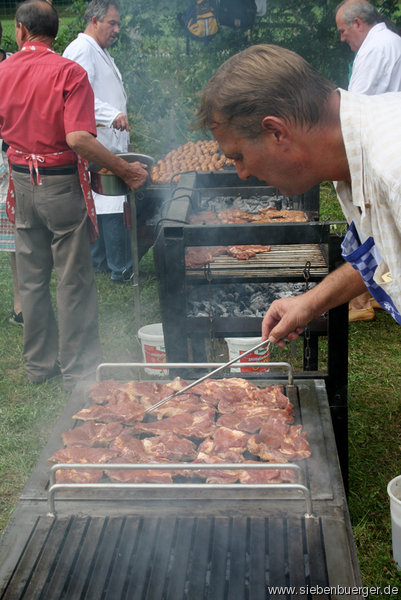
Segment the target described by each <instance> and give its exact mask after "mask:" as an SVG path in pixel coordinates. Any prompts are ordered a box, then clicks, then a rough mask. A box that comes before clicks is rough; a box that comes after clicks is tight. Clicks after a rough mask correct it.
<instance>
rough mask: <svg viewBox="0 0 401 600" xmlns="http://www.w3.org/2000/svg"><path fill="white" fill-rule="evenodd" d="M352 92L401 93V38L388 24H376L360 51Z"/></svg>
mask: <svg viewBox="0 0 401 600" xmlns="http://www.w3.org/2000/svg"><path fill="white" fill-rule="evenodd" d="M348 90H349V91H350V92H353V93H357V94H368V95H370V96H372V95H374V94H384V93H386V92H399V91H401V37H400V36H399V35H397V34H396V33H394V32H393V31H391V30H390V29H388V28H387V27H386V25H385V24H384V23H378V24H377V25H375V26H374V27H373V28H372V29H371V30H370V31H369V33H368V35H367V36H366V38H365V40H364V42H363V44H362V45H361V47H360V48H359V50H358V52H357V55H356V57H355V61H354V64H353V68H352V76H351V79H350V82H349V86H348Z"/></svg>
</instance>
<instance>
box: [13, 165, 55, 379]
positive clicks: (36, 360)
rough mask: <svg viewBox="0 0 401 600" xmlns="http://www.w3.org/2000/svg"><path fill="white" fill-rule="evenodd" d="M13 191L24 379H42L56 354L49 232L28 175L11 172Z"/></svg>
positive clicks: (51, 366)
mask: <svg viewBox="0 0 401 600" xmlns="http://www.w3.org/2000/svg"><path fill="white" fill-rule="evenodd" d="M14 184H15V191H16V203H15V204H16V211H15V224H16V228H15V248H16V267H17V276H18V287H19V293H20V300H21V308H22V314H23V315H24V349H23V355H24V360H25V366H26V370H27V375H28V379H29V380H30V381H32V382H40V381H44V380H45V379H46V378H47V376H48V375H49V374H50V373H51V372H52V371H53V370H54V368H55V365H56V362H57V355H58V333H57V323H56V319H55V316H54V312H53V307H52V302H51V296H50V287H49V284H50V277H51V272H52V266H53V259H52V255H51V250H50V242H51V234H50V232H49V231H48V230H47V228H46V227H45V225H44V223H43V221H42V220H41V218H40V217H39V215H38V214H37V212H36V208H35V205H36V200H37V196H38V194H39V193H40V192H39V187H38V186H32V185H31V184H30V176H29V175H22V174H20V173H15V174H14Z"/></svg>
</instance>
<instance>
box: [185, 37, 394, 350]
mask: <svg viewBox="0 0 401 600" xmlns="http://www.w3.org/2000/svg"><path fill="white" fill-rule="evenodd" d="M289 90H290V91H291V93H289ZM197 126H198V127H199V128H201V129H204V130H206V129H209V130H210V131H211V132H212V134H213V136H214V138H215V139H216V140H217V142H218V144H219V147H220V149H221V150H222V152H224V154H225V155H226V156H227V157H228V158H231V159H232V160H233V161H234V162H235V166H236V169H237V172H238V175H239V177H241V178H242V179H247V178H249V177H251V176H255V177H257V178H258V179H260V180H262V181H267V182H268V183H269V184H270V185H272V186H274V187H277V188H278V189H279V190H280V191H281V192H282V193H283V194H284V195H286V196H292V195H295V194H301V193H303V192H305V191H306V190H308V189H310V188H311V187H312V186H314V185H316V184H317V183H319V182H321V181H330V180H331V181H334V182H336V191H337V196H338V199H339V201H340V203H341V207H342V209H343V211H344V214H345V216H346V218H347V221H348V222H349V224H350V228H349V231H348V232H347V235H346V238H345V240H344V244H343V257H344V258H345V259H346V262H345V263H344V264H343V265H341V266H340V267H339V268H338V269H336V270H335V271H332V272H331V273H329V275H327V276H326V277H325V278H324V279H323V280H322V281H321V282H320V283H318V284H317V285H316V286H314V287H313V288H311V289H309V290H308V291H307V292H305V293H304V294H301V295H300V296H296V297H293V298H282V299H280V300H275V301H274V302H273V303H272V304H271V306H270V308H269V310H268V312H267V313H266V315H265V317H264V320H263V324H262V337H263V339H270V341H271V342H272V343H275V344H278V345H280V346H284V345H285V340H286V339H288V340H294V339H296V338H297V337H298V336H299V335H300V334H301V333H302V330H303V327H304V326H305V325H307V324H308V323H309V322H310V321H311V320H312V319H314V318H317V317H319V316H320V315H322V314H323V313H324V312H326V311H327V310H329V309H331V308H334V307H336V306H339V305H341V304H344V303H345V302H348V301H349V300H351V299H352V298H355V297H356V296H358V295H359V294H361V293H362V291H363V290H364V289H365V290H366V287H368V289H369V291H370V293H371V294H372V296H373V297H374V298H376V300H377V301H378V302H379V304H380V305H381V306H383V308H385V310H387V311H388V312H389V313H390V314H391V315H392V316H393V318H394V319H395V320H396V321H397V323H399V324H401V261H400V256H401V213H400V208H399V206H400V203H399V198H400V195H401V141H400V135H399V131H400V130H401V93H389V94H381V95H375V96H367V95H359V94H352V93H350V92H347V91H344V90H336V89H335V86H334V85H333V84H332V83H330V82H329V81H327V80H325V79H324V78H323V77H321V76H320V75H319V74H318V73H317V72H316V71H315V69H313V67H312V66H311V65H309V64H308V63H307V62H306V61H305V60H304V59H302V58H301V57H300V56H299V55H297V54H295V53H294V52H291V51H290V50H287V49H285V48H281V47H278V46H273V45H269V44H259V45H256V46H251V47H250V48H247V49H246V50H244V51H242V52H240V53H238V54H236V55H234V56H232V57H231V58H229V59H228V60H227V61H226V62H225V63H223V64H222V65H221V66H220V67H219V69H218V70H217V72H216V73H215V75H214V76H213V77H212V79H211V80H210V81H209V83H208V84H207V86H206V87H205V89H204V91H203V93H202V97H201V105H200V108H199V112H198V120H197Z"/></svg>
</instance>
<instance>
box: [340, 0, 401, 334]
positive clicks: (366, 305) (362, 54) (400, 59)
mask: <svg viewBox="0 0 401 600" xmlns="http://www.w3.org/2000/svg"><path fill="white" fill-rule="evenodd" d="M336 24H337V29H338V31H339V33H340V36H341V41H342V42H346V43H347V44H348V45H349V47H350V48H351V50H353V51H354V52H356V56H355V60H354V62H353V65H352V74H351V78H350V81H349V84H348V90H349V91H350V92H352V93H355V94H368V95H370V96H372V95H374V94H384V93H386V92H399V91H401V38H400V36H398V35H397V34H396V33H394V32H393V31H391V30H390V29H388V28H387V27H386V25H385V24H384V23H381V22H380V15H379V13H378V12H377V10H376V8H375V7H374V6H372V4H370V3H369V2H367V1H366V0H344V1H343V2H341V3H340V4H339V5H338V6H337V9H336ZM373 306H376V307H378V305H377V303H375V301H373V300H372V299H371V296H370V294H369V293H368V292H364V293H363V294H361V295H360V296H358V297H357V298H354V299H353V300H352V301H351V302H350V304H349V321H350V322H354V321H371V320H372V319H374V309H373Z"/></svg>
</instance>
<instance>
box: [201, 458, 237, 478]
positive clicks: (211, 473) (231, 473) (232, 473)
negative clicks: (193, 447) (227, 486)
mask: <svg viewBox="0 0 401 600" xmlns="http://www.w3.org/2000/svg"><path fill="white" fill-rule="evenodd" d="M195 462H196V463H206V464H218V463H226V462H232V461H231V460H229V461H228V460H226V459H224V458H221V457H220V456H214V455H212V454H207V453H206V452H199V454H198V457H197V458H196V460H195ZM234 462H240V461H239V460H236V461H234ZM196 475H198V477H200V478H201V479H205V480H206V483H236V482H237V481H238V479H239V471H238V470H236V469H232V470H231V469H230V470H223V469H210V470H209V469H199V471H196Z"/></svg>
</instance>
